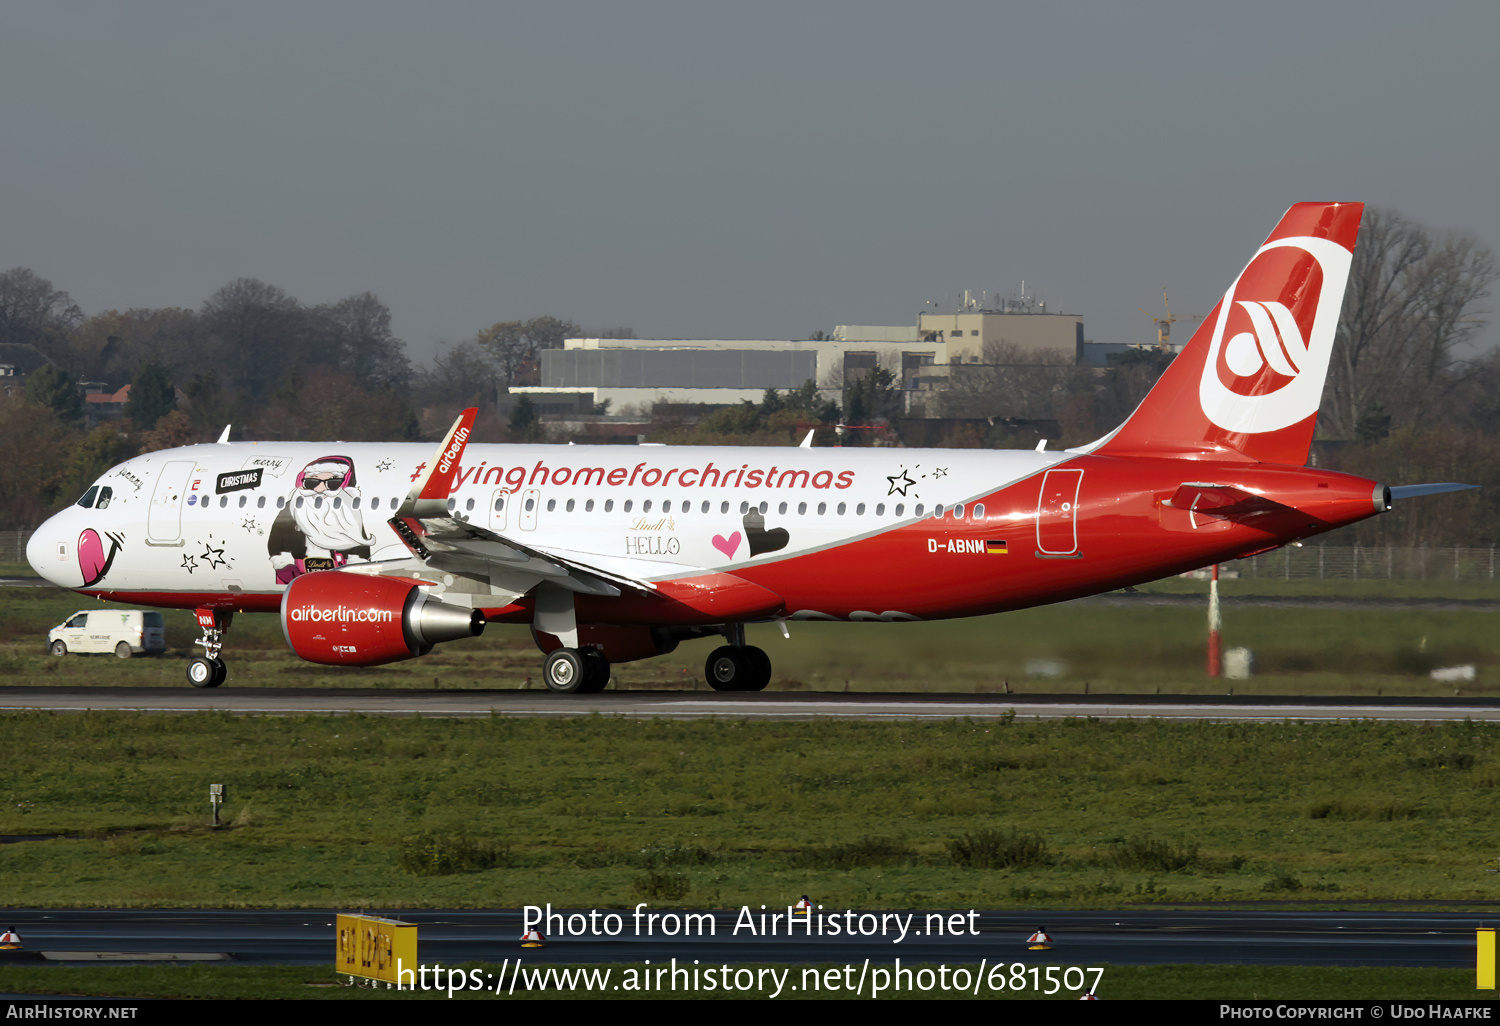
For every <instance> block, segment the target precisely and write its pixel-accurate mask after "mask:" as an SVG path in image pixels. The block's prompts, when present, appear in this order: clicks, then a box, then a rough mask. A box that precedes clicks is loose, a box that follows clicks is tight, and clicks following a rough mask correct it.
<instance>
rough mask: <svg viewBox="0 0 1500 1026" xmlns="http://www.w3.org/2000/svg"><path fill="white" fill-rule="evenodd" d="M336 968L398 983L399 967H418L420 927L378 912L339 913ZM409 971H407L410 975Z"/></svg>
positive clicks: (357, 974) (407, 969)
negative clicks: (381, 917) (359, 914)
mask: <svg viewBox="0 0 1500 1026" xmlns="http://www.w3.org/2000/svg"><path fill="white" fill-rule="evenodd" d="M336 925H337V927H338V942H337V947H336V949H335V952H334V962H335V968H336V969H337V970H338V971H339V972H341V973H348V974H349V975H350V976H362V977H364V978H365V979H369V980H384V981H385V982H387V983H399V982H400V981H399V980H398V979H397V978H396V972H397V970H398V969H405V970H406V972H407V973H408V974H411V973H413V972H414V971H415V970H416V968H417V927H416V925H415V924H413V923H401V922H397V921H396V920H394V919H380V918H378V917H376V916H356V915H344V914H343V913H340V914H339V916H338V922H337V924H336ZM409 978H410V975H408V979H409Z"/></svg>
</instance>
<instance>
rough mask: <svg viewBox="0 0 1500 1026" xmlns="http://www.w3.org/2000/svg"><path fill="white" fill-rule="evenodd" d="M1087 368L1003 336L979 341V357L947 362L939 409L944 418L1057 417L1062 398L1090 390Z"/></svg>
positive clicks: (1061, 407)
mask: <svg viewBox="0 0 1500 1026" xmlns="http://www.w3.org/2000/svg"><path fill="white" fill-rule="evenodd" d="M1093 385H1094V383H1093V375H1092V373H1091V372H1090V371H1089V369H1088V368H1087V367H1079V366H1077V365H1076V364H1074V363H1073V361H1072V360H1070V359H1068V358H1067V357H1065V356H1061V355H1059V354H1057V353H1046V352H1036V351H1033V350H1027V349H1021V348H1020V347H1019V346H1017V345H1015V344H1014V343H1012V342H1008V341H1006V340H1004V339H1000V340H998V341H989V342H986V343H985V344H984V352H983V362H981V363H964V364H953V365H952V366H951V368H950V369H949V371H948V390H947V391H946V392H945V393H944V395H943V400H942V402H943V414H944V415H945V416H948V417H1020V418H1024V419H1028V420H1036V419H1058V418H1060V417H1061V416H1062V414H1063V411H1064V409H1065V408H1066V406H1067V403H1068V397H1069V396H1070V395H1072V394H1074V393H1077V392H1087V391H1091V390H1092V389H1093Z"/></svg>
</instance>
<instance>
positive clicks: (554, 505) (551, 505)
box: [547, 499, 557, 513]
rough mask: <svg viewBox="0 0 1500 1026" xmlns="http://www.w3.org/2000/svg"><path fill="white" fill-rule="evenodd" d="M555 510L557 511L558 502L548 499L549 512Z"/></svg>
mask: <svg viewBox="0 0 1500 1026" xmlns="http://www.w3.org/2000/svg"><path fill="white" fill-rule="evenodd" d="M555 509H557V500H556V499H548V500H547V512H548V513H551V512H552V511H553V510H555Z"/></svg>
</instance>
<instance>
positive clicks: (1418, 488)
mask: <svg viewBox="0 0 1500 1026" xmlns="http://www.w3.org/2000/svg"><path fill="white" fill-rule="evenodd" d="M1478 487H1479V486H1478V485H1471V484H1459V483H1458V482H1456V481H1445V482H1443V483H1442V484H1419V485H1392V486H1391V498H1392V499H1415V498H1416V497H1417V496H1419V495H1440V494H1442V493H1443V492H1462V491H1465V490H1466V489H1469V488H1478Z"/></svg>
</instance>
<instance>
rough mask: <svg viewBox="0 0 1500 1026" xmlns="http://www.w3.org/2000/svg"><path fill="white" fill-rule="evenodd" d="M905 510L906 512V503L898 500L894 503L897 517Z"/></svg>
mask: <svg viewBox="0 0 1500 1026" xmlns="http://www.w3.org/2000/svg"><path fill="white" fill-rule="evenodd" d="M905 512H906V503H904V502H898V503H896V516H898V517H899V516H903V515H904V514H905Z"/></svg>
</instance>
